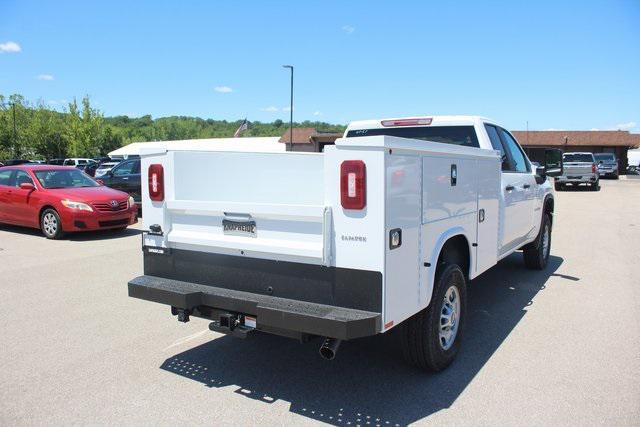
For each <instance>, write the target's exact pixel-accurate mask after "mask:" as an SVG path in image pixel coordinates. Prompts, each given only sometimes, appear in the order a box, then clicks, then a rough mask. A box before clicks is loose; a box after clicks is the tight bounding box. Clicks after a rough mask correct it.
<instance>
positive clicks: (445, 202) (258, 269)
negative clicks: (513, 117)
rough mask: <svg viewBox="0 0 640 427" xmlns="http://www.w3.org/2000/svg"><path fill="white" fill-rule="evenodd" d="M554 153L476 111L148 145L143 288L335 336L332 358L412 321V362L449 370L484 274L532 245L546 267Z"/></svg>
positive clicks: (191, 311) (224, 318)
mask: <svg viewBox="0 0 640 427" xmlns="http://www.w3.org/2000/svg"><path fill="white" fill-rule="evenodd" d="M265 143H266V141H265ZM265 148H266V146H265ZM547 154H548V155H547V156H546V157H547V158H546V159H545V165H544V167H540V168H535V169H534V168H533V167H532V166H531V163H530V162H529V160H528V159H527V157H526V155H525V153H524V151H523V150H522V148H521V147H520V146H519V145H518V143H517V141H516V140H515V138H514V137H513V135H511V133H510V132H508V131H507V130H506V129H505V128H504V127H502V126H500V125H499V124H497V123H495V122H493V121H491V120H488V119H484V118H481V117H475V116H433V117H417V118H415V117H412V118H399V119H382V120H366V121H357V122H352V123H351V124H350V125H349V126H348V127H347V129H346V131H345V133H344V137H343V138H340V139H338V140H337V141H336V143H335V145H333V146H327V147H325V150H324V152H323V153H301V152H284V153H283V152H275V151H273V150H269V149H265V150H262V151H261V150H254V151H250V152H247V151H235V150H234V149H233V148H229V141H227V140H224V139H221V140H220V144H219V148H215V147H213V146H212V145H209V146H208V147H207V148H206V149H204V148H203V147H202V146H198V145H197V144H191V145H189V144H184V143H181V144H177V143H172V142H167V143H166V144H164V145H158V146H154V147H151V148H149V149H148V150H144V149H143V150H141V164H142V166H141V173H142V174H143V178H142V181H143V182H144V183H145V185H143V186H142V204H143V210H144V211H145V218H144V221H145V225H146V228H147V230H146V232H145V233H144V235H143V257H144V275H143V276H140V277H137V278H134V279H132V280H131V281H130V282H129V284H128V289H129V295H130V296H132V297H135V298H141V299H145V300H149V301H154V302H159V303H162V304H166V305H169V306H170V307H171V313H172V314H173V315H175V316H177V317H178V320H179V321H183V322H186V321H188V320H189V317H190V316H196V317H202V318H205V319H209V320H210V321H211V324H210V328H211V329H212V330H214V331H217V332H223V333H228V334H232V335H236V336H241V337H243V336H246V335H248V334H250V333H255V332H256V331H262V332H269V333H274V334H278V335H284V336H289V337H294V338H298V339H301V340H306V339H310V338H313V337H316V336H319V337H322V338H323V341H322V345H321V346H320V354H321V355H322V356H323V357H325V358H327V359H332V358H333V357H335V354H336V352H337V350H338V347H339V345H340V343H341V342H342V341H346V340H350V339H354V338H358V337H363V336H368V335H375V334H379V333H387V332H389V331H390V330H393V329H395V328H399V329H398V331H399V333H400V334H401V336H402V342H403V352H404V354H405V356H406V357H407V359H408V360H409V361H410V362H412V363H414V364H416V365H418V366H420V367H423V368H425V369H430V370H436V371H437V370H441V369H444V368H445V367H446V366H448V365H449V364H450V363H451V361H452V360H453V359H454V358H455V355H456V354H457V352H458V349H459V347H460V343H461V340H462V330H463V325H464V322H465V321H466V305H467V299H466V294H467V293H466V290H467V286H468V283H469V282H470V281H471V280H473V279H474V278H475V277H477V276H478V275H480V274H482V273H483V272H484V271H486V270H487V269H489V268H491V267H492V266H493V265H495V264H496V263H497V262H498V261H499V260H500V259H502V258H504V257H506V256H508V255H509V254H511V253H513V252H514V251H516V250H519V249H521V250H522V251H523V254H524V261H525V264H526V266H527V267H529V268H534V269H542V268H545V267H546V264H547V260H548V257H549V251H550V245H551V229H552V221H553V220H552V217H553V210H554V200H553V191H552V189H551V185H550V183H549V180H548V178H547V176H555V175H558V174H561V173H562V161H561V158H560V154H559V153H558V152H557V151H555V150H551V151H549V152H548V153H547ZM147 183H148V185H147Z"/></svg>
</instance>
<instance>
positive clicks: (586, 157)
mask: <svg viewBox="0 0 640 427" xmlns="http://www.w3.org/2000/svg"><path fill="white" fill-rule="evenodd" d="M562 160H563V161H565V162H580V163H594V158H593V154H589V153H564V154H563V155H562Z"/></svg>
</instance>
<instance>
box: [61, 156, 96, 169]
mask: <svg viewBox="0 0 640 427" xmlns="http://www.w3.org/2000/svg"><path fill="white" fill-rule="evenodd" d="M89 163H95V160H93V159H86V158H77V157H76V158H71V159H64V163H63V166H75V167H77V168H82V167H84V166H86V165H88V164H89Z"/></svg>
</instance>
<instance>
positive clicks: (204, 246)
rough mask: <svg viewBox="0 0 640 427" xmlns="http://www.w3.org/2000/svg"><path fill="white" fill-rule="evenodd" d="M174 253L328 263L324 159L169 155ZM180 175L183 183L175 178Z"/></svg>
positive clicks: (315, 156) (314, 156) (328, 220)
mask: <svg viewBox="0 0 640 427" xmlns="http://www.w3.org/2000/svg"><path fill="white" fill-rule="evenodd" d="M168 155H169V156H171V159H170V162H172V163H173V174H172V176H171V177H167V185H168V194H167V196H168V197H167V201H166V211H167V212H166V213H165V214H166V215H170V217H171V230H169V233H168V235H167V241H168V243H169V245H170V246H171V247H185V246H186V247H187V248H192V249H196V248H193V246H197V249H198V250H207V251H212V252H217V253H226V254H235V255H249V256H254V257H262V258H273V259H284V260H305V261H307V262H314V263H321V264H326V263H328V262H329V257H330V253H329V249H330V247H331V245H330V244H329V243H328V241H327V239H329V238H330V237H331V236H330V234H331V233H330V232H326V231H325V230H328V229H329V228H328V227H330V224H331V210H330V209H329V208H327V207H325V203H324V170H323V168H324V163H323V156H322V155H319V154H307V153H295V154H294V153H241V152H193V151H173V152H170V153H168ZM177 177H179V179H177Z"/></svg>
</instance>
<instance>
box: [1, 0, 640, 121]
mask: <svg viewBox="0 0 640 427" xmlns="http://www.w3.org/2000/svg"><path fill="white" fill-rule="evenodd" d="M94 3H95V4H94ZM97 3H98V2H87V1H82V2H71V1H68V2H32V1H25V0H20V1H18V0H0V93H2V94H4V95H7V94H10V93H15V92H17V93H21V94H23V95H25V96H26V97H27V98H28V99H29V100H32V101H35V100H38V99H41V100H43V101H44V102H47V103H49V104H50V105H52V106H57V105H59V104H61V103H64V102H65V101H68V100H70V99H73V97H78V98H80V97H82V96H83V95H84V94H88V95H89V96H90V97H91V99H92V101H93V102H94V103H95V104H96V105H97V106H98V107H99V108H100V109H101V110H102V111H103V112H104V113H105V114H106V115H118V114H129V115H134V116H138V115H142V114H151V115H152V116H154V117H160V116H167V115H193V116H200V117H205V118H215V119H223V118H224V119H232V120H234V119H238V118H243V117H245V116H246V117H247V118H248V119H249V120H261V121H271V120H275V119H278V118H280V119H283V120H287V119H288V115H289V113H288V112H287V111H286V107H287V106H288V104H289V75H288V70H285V69H283V68H282V67H281V65H282V64H293V65H294V66H295V67H296V68H295V108H294V113H295V114H294V119H295V120H305V119H309V120H315V119H317V120H323V121H328V122H332V123H347V122H349V121H351V120H357V119H365V118H378V117H393V116H406V115H431V114H479V115H483V116H488V117H491V118H493V119H495V120H498V121H499V122H501V123H504V124H505V125H506V126H508V127H509V128H511V129H524V128H525V126H526V122H527V121H528V122H529V127H530V129H592V128H598V129H611V128H623V129H630V130H632V131H635V132H638V131H640V1H638V0H630V1H616V0H611V1H596V2H590V1H582V2H558V1H544V0H541V1H535V2H519V1H505V2H491V1H489V2H472V1H470V2H441V1H438V2H435V1H434V2H430V1H416V2H402V1H398V0H396V1H393V2H391V1H389V2H373V1H367V2H365V1H362V2H359V1H322V2H320V1H305V2H300V1H295V2H294V1H290V2H284V1H243V2H231V1H229V2H218V1H201V2H187V1H181V2H178V1H175V2H170V1H128V2H120V1H108V2H107V1H105V2H101V4H100V5H98V4H97Z"/></svg>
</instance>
